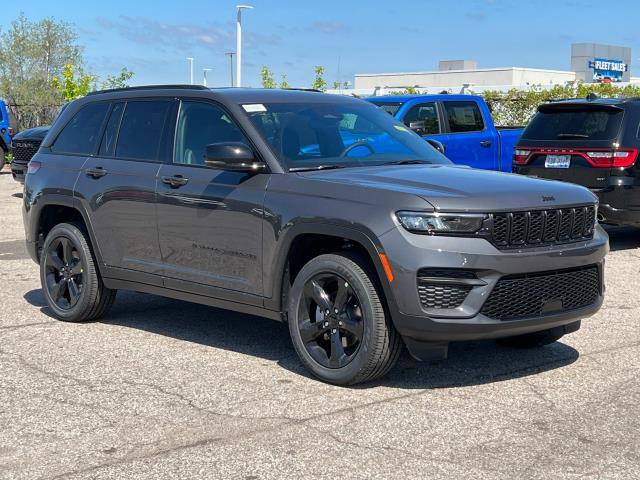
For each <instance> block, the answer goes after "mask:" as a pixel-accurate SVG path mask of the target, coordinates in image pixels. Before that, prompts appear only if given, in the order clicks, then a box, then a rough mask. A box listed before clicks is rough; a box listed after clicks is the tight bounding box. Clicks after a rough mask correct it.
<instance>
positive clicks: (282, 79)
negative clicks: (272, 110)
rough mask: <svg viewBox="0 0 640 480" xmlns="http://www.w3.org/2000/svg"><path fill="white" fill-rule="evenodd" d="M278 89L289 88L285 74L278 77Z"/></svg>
mask: <svg viewBox="0 0 640 480" xmlns="http://www.w3.org/2000/svg"><path fill="white" fill-rule="evenodd" d="M280 88H291V85H289V82H287V74H286V73H283V74H282V75H280Z"/></svg>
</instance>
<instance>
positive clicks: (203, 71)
mask: <svg viewBox="0 0 640 480" xmlns="http://www.w3.org/2000/svg"><path fill="white" fill-rule="evenodd" d="M211 70H213V68H203V69H202V73H203V74H204V78H203V79H202V84H203V85H204V86H205V87H206V86H207V72H210V71H211Z"/></svg>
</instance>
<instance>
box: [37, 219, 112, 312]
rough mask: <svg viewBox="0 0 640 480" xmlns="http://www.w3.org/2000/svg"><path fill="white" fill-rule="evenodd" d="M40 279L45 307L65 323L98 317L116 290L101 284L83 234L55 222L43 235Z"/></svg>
mask: <svg viewBox="0 0 640 480" xmlns="http://www.w3.org/2000/svg"><path fill="white" fill-rule="evenodd" d="M40 281H41V283H42V290H43V292H44V296H45V299H46V301H47V305H48V306H49V308H50V309H51V310H52V311H53V313H54V315H55V316H56V317H58V318H59V319H61V320H65V321H68V322H82V321H87V320H93V319H96V318H99V317H101V316H102V315H104V314H105V313H106V312H107V311H108V310H109V308H111V305H113V302H114V300H115V297H116V292H117V291H116V290H111V289H109V288H107V287H105V286H104V283H103V282H102V279H101V278H100V273H99V272H98V269H97V268H96V266H95V261H94V258H93V254H92V252H91V247H90V246H89V241H88V236H87V234H86V233H85V232H84V230H83V229H82V227H81V226H80V225H76V224H71V223H61V224H59V225H56V226H55V227H54V228H53V229H52V230H51V231H50V232H49V234H48V235H47V238H46V239H45V241H44V245H43V248H42V254H41V258H40Z"/></svg>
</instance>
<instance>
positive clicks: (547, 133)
mask: <svg viewBox="0 0 640 480" xmlns="http://www.w3.org/2000/svg"><path fill="white" fill-rule="evenodd" d="M623 115H624V112H623V111H622V110H618V109H616V110H597V109H593V108H589V109H582V110H580V109H577V110H575V109H571V110H560V109H558V110H549V111H545V112H538V113H536V114H535V115H534V116H533V118H532V119H531V122H529V125H528V126H527V128H526V129H525V131H524V133H523V134H522V138H526V139H528V140H611V139H614V138H616V137H617V136H618V133H619V132H620V126H621V125H622V117H623Z"/></svg>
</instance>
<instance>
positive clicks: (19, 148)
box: [11, 127, 49, 183]
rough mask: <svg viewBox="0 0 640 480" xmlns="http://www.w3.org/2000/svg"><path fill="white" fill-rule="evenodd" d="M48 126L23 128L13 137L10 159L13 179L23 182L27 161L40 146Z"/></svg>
mask: <svg viewBox="0 0 640 480" xmlns="http://www.w3.org/2000/svg"><path fill="white" fill-rule="evenodd" d="M48 131H49V127H36V128H29V129H27V130H23V131H21V132H20V133H17V134H16V135H15V136H14V137H13V160H12V161H11V174H12V175H13V179H14V180H16V181H18V182H20V183H24V176H25V174H26V173H27V165H28V164H29V161H30V160H31V158H33V156H34V155H35V154H36V152H37V151H38V148H40V144H41V143H42V140H44V137H45V136H46V135H47V132H48Z"/></svg>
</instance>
